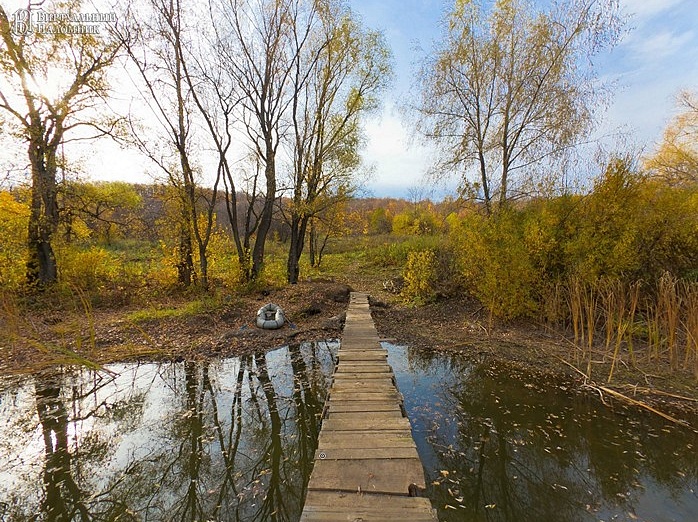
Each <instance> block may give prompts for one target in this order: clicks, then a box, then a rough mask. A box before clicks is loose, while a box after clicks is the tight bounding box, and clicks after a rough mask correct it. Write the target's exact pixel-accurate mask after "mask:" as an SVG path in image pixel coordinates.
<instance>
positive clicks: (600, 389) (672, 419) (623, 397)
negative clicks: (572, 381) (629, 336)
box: [555, 355, 698, 433]
mask: <svg viewBox="0 0 698 522" xmlns="http://www.w3.org/2000/svg"><path fill="white" fill-rule="evenodd" d="M555 357H557V358H558V359H559V360H560V361H562V362H563V363H565V364H566V365H567V366H569V367H570V368H572V369H573V370H574V371H576V372H577V373H578V374H580V375H581V376H582V377H584V384H583V386H584V387H587V388H589V389H592V390H595V391H596V392H598V393H599V396H600V397H601V402H602V403H603V404H606V401H604V398H603V394H604V393H606V394H608V395H611V396H613V397H615V398H616V399H619V400H621V401H625V402H627V403H629V404H632V405H633V406H639V407H640V408H644V409H646V410H647V411H649V412H652V413H654V414H655V415H659V416H660V417H662V418H663V419H666V420H668V421H670V422H673V423H675V424H679V425H681V426H684V427H686V428H688V429H689V430H691V431H692V432H694V433H698V430H696V429H695V428H694V427H693V426H691V425H690V424H689V423H688V422H686V421H684V420H681V419H677V418H676V417H672V416H671V415H669V414H668V413H664V412H662V411H659V410H658V409H656V408H653V407H652V406H650V405H649V404H647V403H645V402H642V401H638V400H636V399H633V398H632V397H628V396H627V395H625V394H623V393H621V392H619V391H616V390H613V389H611V388H608V387H606V386H601V385H598V384H596V383H595V382H593V381H591V379H589V376H588V375H587V374H586V373H584V372H583V371H582V370H580V369H579V368H577V367H576V366H574V365H573V364H572V363H570V362H569V361H566V360H564V359H563V358H562V357H558V356H557V355H556V356H555ZM662 394H663V395H668V396H670V397H674V398H677V399H686V400H689V401H696V402H698V401H697V400H696V399H691V398H689V397H681V396H680V395H672V394H670V393H665V392H662Z"/></svg>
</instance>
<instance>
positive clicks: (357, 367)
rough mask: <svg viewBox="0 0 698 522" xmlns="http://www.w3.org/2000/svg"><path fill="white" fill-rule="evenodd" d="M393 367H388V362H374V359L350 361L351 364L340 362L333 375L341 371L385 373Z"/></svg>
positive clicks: (337, 374)
mask: <svg viewBox="0 0 698 522" xmlns="http://www.w3.org/2000/svg"><path fill="white" fill-rule="evenodd" d="M392 371H393V369H392V368H391V367H390V365H389V364H387V363H386V362H374V361H368V362H360V361H354V362H352V364H351V366H350V365H348V364H342V365H341V366H338V367H337V370H336V372H335V376H340V375H339V374H342V373H357V372H362V373H369V372H372V373H386V372H391V373H392Z"/></svg>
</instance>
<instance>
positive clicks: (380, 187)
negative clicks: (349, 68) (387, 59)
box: [2, 0, 698, 197]
mask: <svg viewBox="0 0 698 522" xmlns="http://www.w3.org/2000/svg"><path fill="white" fill-rule="evenodd" d="M2 1H3V4H4V5H5V7H6V9H7V10H8V11H10V12H12V11H13V10H14V9H16V8H17V7H19V6H20V5H22V4H26V2H25V1H20V0H2ZM349 3H350V5H351V6H352V9H353V10H354V11H355V12H356V13H358V14H359V15H360V16H361V17H362V19H363V22H364V24H365V25H366V26H368V27H371V28H374V29H379V30H381V31H383V32H384V34H385V39H386V42H387V43H388V45H389V46H390V47H391V48H392V52H393V56H394V66H395V81H394V83H393V85H392V87H391V88H390V89H389V90H388V92H387V93H386V94H385V96H384V104H383V108H382V110H381V111H380V112H379V113H378V114H376V115H374V116H373V117H371V119H370V120H368V121H367V123H366V126H365V135H366V147H365V150H364V152H363V156H364V159H365V162H366V163H367V164H368V165H371V166H372V167H373V172H374V174H373V176H372V178H371V179H370V180H369V182H368V183H367V184H366V187H365V193H367V194H371V195H375V196H381V197H382V196H395V197H404V196H406V194H407V192H408V191H409V190H411V189H414V188H415V187H417V186H420V185H423V184H424V174H425V172H426V170H427V169H428V166H429V163H430V149H429V148H428V147H427V146H426V144H424V143H422V140H420V139H419V138H418V137H416V138H414V137H413V138H412V139H410V136H411V135H412V133H411V131H410V127H411V124H410V121H409V117H406V116H405V114H403V111H401V109H400V108H401V107H402V103H403V101H404V100H405V99H406V98H408V97H409V95H410V90H411V88H413V86H414V81H413V77H414V74H415V71H416V65H417V63H416V62H417V60H418V59H419V57H420V56H422V55H423V52H425V51H426V50H428V49H429V48H430V47H431V45H432V42H433V41H434V40H436V39H437V38H438V37H439V34H440V28H439V20H440V19H441V18H442V15H443V13H444V12H445V11H446V10H447V9H448V8H449V7H450V6H451V5H452V3H451V2H443V1H435V0H349ZM621 5H622V8H623V10H624V12H625V13H626V14H627V15H628V17H629V23H628V26H629V30H628V32H627V34H626V35H625V36H624V38H623V40H622V42H621V43H620V45H619V46H618V47H617V48H615V49H614V50H613V51H612V52H611V53H610V54H606V55H604V56H599V57H597V59H596V61H595V62H596V65H597V66H598V67H599V74H600V76H601V78H602V79H603V80H606V81H610V82H613V84H614V85H615V88H614V97H613V101H612V104H611V106H610V107H609V109H608V110H607V111H606V114H605V118H604V121H603V122H602V123H601V127H600V129H599V131H598V136H600V137H601V136H609V135H611V134H613V133H615V132H617V131H622V132H624V133H625V134H626V138H627V142H628V143H630V144H632V145H633V146H635V147H637V148H639V149H644V150H651V149H652V148H653V147H654V145H655V144H656V143H657V142H658V141H659V140H660V139H661V134H662V130H663V128H664V127H665V126H666V124H667V122H668V121H669V119H670V118H671V116H672V115H673V114H675V100H676V95H677V94H678V93H679V91H681V90H685V89H688V90H694V91H698V29H696V28H695V22H696V21H697V20H698V2H696V1H695V0H621ZM602 139H605V140H610V139H611V138H602ZM604 145H605V146H606V147H608V148H613V143H605V144H604ZM22 149H23V147H22ZM71 154H75V155H79V156H81V158H75V159H80V160H81V161H83V162H84V163H85V169H84V170H85V171H86V172H87V173H88V177H89V178H91V179H111V180H115V179H121V180H125V181H131V182H142V183H148V182H150V180H151V178H150V177H149V176H148V175H147V174H146V173H145V172H146V171H150V172H153V171H154V170H155V169H154V167H153V166H152V165H151V164H149V162H148V160H146V159H144V158H141V157H139V155H138V154H137V153H135V152H128V151H123V150H120V149H119V147H117V146H115V145H114V144H110V143H106V142H103V143H95V144H93V145H91V146H90V147H89V149H85V150H82V151H80V150H77V149H76V148H74V150H73V151H71ZM454 185H455V181H453V182H452V183H451V184H450V185H449V184H446V185H445V186H444V187H436V188H434V187H432V188H433V194H432V195H433V196H434V197H439V196H442V195H443V194H444V193H446V192H448V191H449V190H453V187H454Z"/></svg>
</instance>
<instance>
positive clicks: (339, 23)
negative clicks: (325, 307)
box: [287, 0, 391, 283]
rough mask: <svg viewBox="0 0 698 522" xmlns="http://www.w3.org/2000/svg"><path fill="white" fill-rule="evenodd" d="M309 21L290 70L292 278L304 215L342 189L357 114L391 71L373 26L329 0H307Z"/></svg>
mask: <svg viewBox="0 0 698 522" xmlns="http://www.w3.org/2000/svg"><path fill="white" fill-rule="evenodd" d="M315 9H316V10H317V14H316V17H315V18H316V24H315V27H314V31H313V37H312V40H311V42H310V44H309V45H307V46H306V47H307V50H306V52H305V53H301V54H299V59H298V60H297V61H296V65H295V69H294V75H293V102H292V120H293V121H292V126H293V138H294V140H293V143H292V147H293V178H292V180H291V198H290V199H291V203H290V209H289V214H290V216H289V224H290V227H291V237H290V244H289V252H288V258H287V279H288V282H289V283H297V282H298V276H299V272H300V269H299V262H300V258H301V254H302V252H303V248H304V245H305V238H306V231H307V227H308V224H309V222H310V220H311V219H312V218H313V216H315V215H316V214H319V213H321V212H323V211H324V210H326V208H327V206H328V205H330V206H331V205H335V204H338V203H339V202H340V201H341V200H342V198H346V197H348V196H349V195H350V193H351V190H352V186H353V184H354V176H355V174H356V172H357V169H358V167H359V165H360V156H359V147H360V143H361V140H360V118H361V116H362V115H364V114H366V113H368V112H370V111H371V110H373V109H375V108H377V107H378V105H379V98H378V97H379V94H380V93H381V92H382V90H383V89H384V88H385V87H386V85H387V83H388V80H389V79H390V75H391V67H390V52H389V50H388V48H387V47H386V45H385V43H384V41H383V39H382V36H381V35H380V33H377V32H374V31H370V30H367V29H365V28H363V27H362V26H361V24H360V22H359V21H358V20H357V19H356V17H355V16H354V15H353V14H352V13H351V11H350V10H349V9H348V8H346V7H345V6H344V5H343V4H341V3H339V2H335V1H332V0H329V1H328V0H325V1H322V2H316V3H315Z"/></svg>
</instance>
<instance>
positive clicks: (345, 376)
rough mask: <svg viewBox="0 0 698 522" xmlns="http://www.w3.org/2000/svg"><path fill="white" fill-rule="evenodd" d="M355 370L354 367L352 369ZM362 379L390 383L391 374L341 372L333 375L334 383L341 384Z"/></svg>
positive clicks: (391, 380) (391, 379)
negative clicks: (387, 380)
mask: <svg viewBox="0 0 698 522" xmlns="http://www.w3.org/2000/svg"><path fill="white" fill-rule="evenodd" d="M354 368H356V366H355V367H354ZM362 379H389V380H390V382H394V380H393V372H365V371H354V372H349V371H347V372H341V373H335V374H334V382H335V383H337V382H341V381H344V380H357V381H360V380H362Z"/></svg>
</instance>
